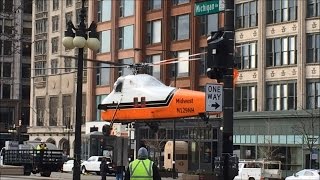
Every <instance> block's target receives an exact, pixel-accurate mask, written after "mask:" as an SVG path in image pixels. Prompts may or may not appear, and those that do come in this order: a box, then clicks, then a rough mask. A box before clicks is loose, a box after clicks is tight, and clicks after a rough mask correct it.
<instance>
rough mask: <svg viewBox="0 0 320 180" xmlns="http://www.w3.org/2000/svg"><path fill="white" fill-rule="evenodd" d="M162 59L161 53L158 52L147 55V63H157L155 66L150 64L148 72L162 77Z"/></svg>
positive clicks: (156, 76) (158, 77)
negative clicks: (160, 62)
mask: <svg viewBox="0 0 320 180" xmlns="http://www.w3.org/2000/svg"><path fill="white" fill-rule="evenodd" d="M160 59H161V55H160V54H157V55H152V56H147V63H152V64H155V66H150V67H149V68H148V74H150V75H151V76H154V77H155V78H157V79H160V78H161V77H160V65H157V64H159V61H160Z"/></svg>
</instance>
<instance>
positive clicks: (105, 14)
mask: <svg viewBox="0 0 320 180" xmlns="http://www.w3.org/2000/svg"><path fill="white" fill-rule="evenodd" d="M111 2H112V0H100V1H99V3H98V22H105V21H110V20H111V11H112V8H111V4H112V3H111Z"/></svg>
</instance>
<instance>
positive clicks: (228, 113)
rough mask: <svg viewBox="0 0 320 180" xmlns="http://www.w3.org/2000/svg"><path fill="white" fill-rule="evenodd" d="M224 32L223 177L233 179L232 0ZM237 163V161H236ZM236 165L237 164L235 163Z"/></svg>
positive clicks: (227, 11)
mask: <svg viewBox="0 0 320 180" xmlns="http://www.w3.org/2000/svg"><path fill="white" fill-rule="evenodd" d="M224 15H225V22H224V32H225V33H226V39H228V40H229V41H228V43H230V46H231V44H232V48H230V49H228V50H229V52H227V54H226V61H227V64H226V71H225V74H224V76H223V82H224V85H223V98H224V100H223V131H222V156H223V157H224V170H223V177H224V179H225V180H227V179H233V178H234V175H233V173H232V172H229V171H232V166H233V163H234V162H233V161H232V160H233V159H232V157H233V68H234V55H233V54H234V0H226V1H225V12H224ZM236 163H237V162H236ZM236 166H237V164H236Z"/></svg>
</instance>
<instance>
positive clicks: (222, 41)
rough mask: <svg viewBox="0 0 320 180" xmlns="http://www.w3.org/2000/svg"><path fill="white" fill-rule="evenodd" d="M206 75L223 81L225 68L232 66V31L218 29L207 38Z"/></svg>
mask: <svg viewBox="0 0 320 180" xmlns="http://www.w3.org/2000/svg"><path fill="white" fill-rule="evenodd" d="M207 43H208V48H207V49H208V53H207V64H206V65H207V68H208V69H207V76H208V77H209V78H210V79H217V81H218V82H222V81H223V76H224V75H225V73H226V70H227V68H229V67H233V63H234V62H233V51H234V50H233V48H234V33H233V32H223V31H218V32H216V33H212V34H211V36H210V37H209V38H208V39H207Z"/></svg>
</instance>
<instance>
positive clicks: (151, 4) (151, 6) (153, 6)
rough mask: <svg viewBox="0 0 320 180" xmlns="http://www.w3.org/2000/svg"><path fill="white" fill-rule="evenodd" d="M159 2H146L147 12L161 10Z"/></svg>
mask: <svg viewBox="0 0 320 180" xmlns="http://www.w3.org/2000/svg"><path fill="white" fill-rule="evenodd" d="M161 1H162V0H149V1H148V10H157V9H161V6H162V4H161Z"/></svg>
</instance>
